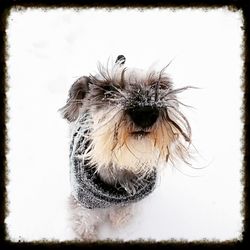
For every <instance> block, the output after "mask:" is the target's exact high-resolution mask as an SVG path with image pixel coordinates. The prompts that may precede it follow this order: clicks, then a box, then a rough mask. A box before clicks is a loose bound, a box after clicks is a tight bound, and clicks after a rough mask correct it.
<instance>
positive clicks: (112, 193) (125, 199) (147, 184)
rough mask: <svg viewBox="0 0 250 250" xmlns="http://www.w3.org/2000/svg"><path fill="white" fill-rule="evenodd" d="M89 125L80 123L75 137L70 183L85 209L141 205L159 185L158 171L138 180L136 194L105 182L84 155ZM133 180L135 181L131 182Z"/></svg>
mask: <svg viewBox="0 0 250 250" xmlns="http://www.w3.org/2000/svg"><path fill="white" fill-rule="evenodd" d="M87 128H88V126H86V124H84V118H83V119H82V120H80V122H79V127H78V128H77V129H76V132H75V133H74V134H73V137H72V141H71V145H70V180H71V187H72V194H73V196H74V197H75V198H76V199H77V200H78V201H79V202H80V203H81V204H82V206H84V207H86V208H89V209H93V208H107V207H110V206H115V205H119V206H125V205H128V204H129V203H131V202H137V201H139V200H141V199H143V198H144V197H146V196H147V195H148V194H150V193H151V192H152V191H153V189H154V187H155V183H156V171H152V172H151V174H149V175H147V176H145V177H144V178H143V179H140V181H137V180H133V181H136V186H135V190H136V192H135V193H133V194H130V193H128V192H127V191H126V190H125V189H124V188H123V187H122V186H120V185H119V184H116V185H111V184H108V183H105V182H104V181H103V180H102V179H101V178H100V176H99V175H98V173H97V172H96V169H95V167H94V166H91V165H90V163H89V161H88V160H86V159H84V157H83V154H84V151H85V150H86V148H87V146H88V145H89V141H88V136H87V134H88V129H87ZM131 181H132V180H131Z"/></svg>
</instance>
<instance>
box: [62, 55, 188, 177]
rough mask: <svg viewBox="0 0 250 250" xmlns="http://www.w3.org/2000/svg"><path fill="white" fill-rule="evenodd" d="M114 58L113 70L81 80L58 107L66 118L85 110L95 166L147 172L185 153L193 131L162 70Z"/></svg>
mask: <svg viewBox="0 0 250 250" xmlns="http://www.w3.org/2000/svg"><path fill="white" fill-rule="evenodd" d="M124 61H125V58H124V57H122V56H121V57H120V58H119V57H118V59H117V62H116V64H115V65H114V66H113V67H112V68H111V69H105V68H104V67H102V66H100V67H99V73H98V74H97V75H96V76H92V75H90V76H89V77H81V78H79V79H78V80H77V81H76V82H75V83H74V84H73V85H72V87H71V89H70V93H69V99H68V102H67V104H66V105H65V106H64V107H63V108H62V112H63V114H64V117H65V118H67V119H68V120H69V121H70V122H74V123H75V122H76V123H77V121H78V118H79V117H81V116H82V115H83V114H84V113H86V112H87V113H88V114H89V117H90V118H89V119H90V120H91V124H92V125H91V128H89V129H90V133H89V139H90V141H91V145H90V148H91V150H89V153H88V158H89V159H90V160H91V161H92V163H93V164H95V165H96V166H98V168H105V167H116V168H121V169H127V170H129V171H132V172H135V173H145V172H148V171H150V170H152V169H153V168H154V167H157V166H158V165H162V163H163V162H166V161H167V160H168V159H171V160H174V159H175V158H176V157H178V158H181V159H183V160H185V159H186V157H187V156H188V145H189V143H190V140H191V138H190V137H191V129H190V126H189V123H188V121H187V119H186V118H185V116H184V115H183V114H182V113H181V112H180V110H179V104H181V103H180V102H179V101H178V99H177V96H176V95H177V94H178V93H179V92H182V91H183V90H185V89H186V88H187V87H186V88H181V89H175V90H174V89H173V84H172V82H171V79H170V78H169V77H168V76H167V75H166V74H165V73H164V71H163V70H162V71H160V72H156V71H152V70H150V71H143V70H136V69H129V68H125V67H124V65H123V63H124Z"/></svg>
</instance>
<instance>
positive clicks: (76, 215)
mask: <svg viewBox="0 0 250 250" xmlns="http://www.w3.org/2000/svg"><path fill="white" fill-rule="evenodd" d="M101 215H102V214H101V213H100V211H98V210H96V209H88V208H84V207H83V206H82V205H81V204H80V203H79V202H78V201H77V200H76V199H75V198H74V197H73V195H70V197H69V216H70V218H69V220H70V224H71V227H72V229H73V231H74V232H75V234H76V236H77V238H78V239H84V240H88V241H92V240H96V239H97V236H98V225H99V223H100V222H101V221H102V216H101Z"/></svg>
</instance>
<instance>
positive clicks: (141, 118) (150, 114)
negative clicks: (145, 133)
mask: <svg viewBox="0 0 250 250" xmlns="http://www.w3.org/2000/svg"><path fill="white" fill-rule="evenodd" d="M128 115H129V116H130V118H131V120H132V121H133V122H134V123H135V125H137V126H138V127H141V128H143V129H146V128H149V127H151V126H152V125H154V123H155V122H156V121H157V118H158V116H159V110H158V109H157V108H156V107H151V106H144V107H134V108H130V109H129V110H128Z"/></svg>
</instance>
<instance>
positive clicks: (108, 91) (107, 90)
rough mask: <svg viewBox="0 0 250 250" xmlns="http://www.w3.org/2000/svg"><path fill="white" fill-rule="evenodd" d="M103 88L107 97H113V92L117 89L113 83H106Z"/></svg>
mask: <svg viewBox="0 0 250 250" xmlns="http://www.w3.org/2000/svg"><path fill="white" fill-rule="evenodd" d="M103 90H104V95H105V97H107V98H108V97H111V96H112V93H113V92H115V91H116V88H115V87H114V86H112V85H106V86H103Z"/></svg>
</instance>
